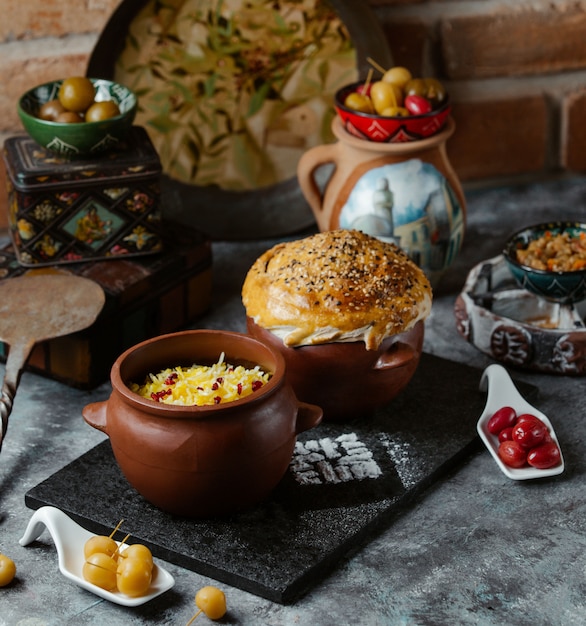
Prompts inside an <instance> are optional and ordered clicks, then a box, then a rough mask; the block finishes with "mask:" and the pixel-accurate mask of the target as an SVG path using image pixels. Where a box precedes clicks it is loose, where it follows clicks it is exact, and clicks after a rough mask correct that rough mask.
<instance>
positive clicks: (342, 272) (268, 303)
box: [242, 229, 432, 350]
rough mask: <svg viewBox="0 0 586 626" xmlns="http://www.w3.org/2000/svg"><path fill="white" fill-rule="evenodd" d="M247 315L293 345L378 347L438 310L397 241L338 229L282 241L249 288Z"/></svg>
mask: <svg viewBox="0 0 586 626" xmlns="http://www.w3.org/2000/svg"><path fill="white" fill-rule="evenodd" d="M242 302H243V304H244V307H245V309H246V314H247V315H248V316H249V317H251V318H252V319H253V320H254V321H255V322H256V324H258V325H259V326H261V327H263V328H266V329H267V330H270V331H272V332H273V333H275V334H277V335H279V336H280V337H281V338H282V340H283V343H284V344H285V345H286V346H291V347H292V346H300V345H312V344H319V343H328V342H332V341H364V343H365V345H366V348H367V349H368V350H375V349H377V348H378V347H379V345H380V343H381V342H382V341H383V339H385V338H386V337H388V336H390V335H396V334H398V333H401V332H403V331H406V330H409V329H410V328H412V327H413V326H414V325H415V324H416V323H417V322H418V321H419V320H423V319H425V318H426V317H427V316H428V315H429V313H430V311H431V302H432V291H431V285H430V283H429V281H428V279H427V277H426V276H425V274H424V273H423V271H422V270H421V269H420V268H419V267H418V266H417V265H416V264H415V263H414V262H413V261H411V259H409V257H408V256H407V255H406V254H405V253H404V252H403V251H402V250H401V249H400V248H398V247H397V246H396V245H395V244H392V243H388V242H385V241H382V240H380V239H377V238H375V237H371V236H369V235H366V234H364V233H362V232H361V231H358V230H343V229H342V230H333V231H327V232H323V233H318V234H316V235H312V236H310V237H307V238H305V239H299V240H295V241H289V242H284V243H280V244H277V245H276V246H274V247H272V248H271V249H270V250H267V251H266V252H265V253H264V254H262V255H261V256H260V257H259V258H258V259H257V260H256V261H255V263H254V264H253V265H252V267H251V268H250V270H249V271H248V274H247V276H246V279H245V281H244V285H243V287H242Z"/></svg>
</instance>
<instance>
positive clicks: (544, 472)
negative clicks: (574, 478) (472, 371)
mask: <svg viewBox="0 0 586 626" xmlns="http://www.w3.org/2000/svg"><path fill="white" fill-rule="evenodd" d="M480 390H481V391H486V392H487V399H486V406H485V408H484V411H483V412H482V415H481V416H480V419H479V420H478V424H477V430H478V434H479V435H480V438H481V439H482V441H483V442H484V443H485V445H486V447H487V448H488V450H489V452H490V453H491V454H492V456H493V458H494V460H495V461H496V463H497V465H498V466H499V467H500V469H501V471H502V472H503V474H505V475H506V476H508V477H509V478H512V479H513V480H529V479H532V478H546V477H548V476H556V475H557V474H561V473H562V472H563V471H564V457H563V455H562V453H561V447H560V444H559V441H558V439H557V436H556V434H555V431H554V429H553V427H552V425H551V422H550V421H549V419H548V418H547V416H546V415H544V414H543V413H542V412H541V411H539V410H538V409H536V408H535V407H534V406H532V405H531V404H529V403H528V402H527V401H526V400H525V398H523V396H522V395H521V394H520V393H519V391H518V390H517V388H516V387H515V385H514V383H513V381H512V380H511V377H510V376H509V374H508V372H507V370H506V369H505V368H504V367H502V365H496V364H495V365H489V366H488V367H487V368H486V369H485V370H484V372H483V374H482V378H481V379H480ZM504 406H510V407H512V408H513V409H515V411H516V412H517V415H521V414H522V413H532V414H533V415H535V417H538V418H539V419H540V420H541V421H542V422H543V423H544V424H545V425H546V426H547V427H548V428H549V431H550V434H551V437H552V439H553V440H554V441H555V442H556V444H557V446H558V448H559V449H560V462H559V463H558V464H557V465H556V466H555V467H551V468H549V469H536V468H534V467H531V466H527V467H522V468H520V469H516V468H512V467H508V466H507V465H505V464H504V463H503V462H502V461H501V460H500V458H499V455H498V447H499V441H498V438H497V437H496V435H492V434H491V433H489V432H488V428H487V425H488V420H489V419H490V418H491V416H492V415H493V414H494V413H495V412H496V411H498V409H500V408H501V407H504Z"/></svg>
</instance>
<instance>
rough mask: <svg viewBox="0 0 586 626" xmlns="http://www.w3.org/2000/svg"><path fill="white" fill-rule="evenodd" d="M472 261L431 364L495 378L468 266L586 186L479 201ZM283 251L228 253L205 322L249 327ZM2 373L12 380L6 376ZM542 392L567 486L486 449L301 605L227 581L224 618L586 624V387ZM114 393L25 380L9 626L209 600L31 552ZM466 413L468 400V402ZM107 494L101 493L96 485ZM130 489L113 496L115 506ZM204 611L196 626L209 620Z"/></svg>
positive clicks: (11, 503)
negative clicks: (438, 359)
mask: <svg viewBox="0 0 586 626" xmlns="http://www.w3.org/2000/svg"><path fill="white" fill-rule="evenodd" d="M467 199H468V208H469V218H468V228H467V237H466V241H465V244H464V250H463V251H462V254H461V255H460V257H459V259H458V260H457V262H456V264H455V266H454V267H453V268H451V270H450V271H449V273H448V274H447V275H446V277H445V279H444V281H443V283H442V284H441V285H440V287H439V288H438V289H437V290H436V294H435V300H434V306H433V311H432V314H431V317H430V318H429V320H428V322H427V325H426V339H425V350H426V351H427V352H428V353H431V354H435V355H438V356H442V357H445V358H448V359H452V360H456V361H460V362H462V363H468V364H471V365H474V366H476V367H479V368H482V367H484V366H486V365H488V364H489V363H491V360H490V359H489V358H488V357H486V356H485V355H483V354H481V353H480V352H479V351H478V350H476V348H474V347H473V346H471V345H469V344H468V343H466V342H465V341H464V340H463V339H462V338H461V337H460V336H459V335H458V333H457V331H456V328H455V321H454V317H453V303H454V300H455V297H456V295H457V294H458V292H459V289H460V288H461V285H462V283H463V281H464V278H465V276H466V273H467V271H468V269H469V268H470V267H471V266H472V265H474V264H475V263H477V262H479V261H480V260H482V259H485V258H489V257H492V256H494V255H495V254H497V253H498V252H499V250H500V247H501V245H502V243H503V241H504V239H505V238H506V236H507V235H508V234H509V233H510V232H512V231H513V230H516V229H517V228H520V227H522V226H524V225H527V224H531V223H535V222H539V221H542V220H544V219H556V218H566V217H567V218H582V220H585V219H586V208H585V207H586V181H585V180H584V179H571V180H561V181H556V182H548V183H536V184H531V185H523V186H517V187H509V188H498V189H491V190H485V191H468V192H467ZM272 243H273V242H272V241H261V242H246V243H217V244H214V255H215V256H214V275H215V284H214V296H213V306H212V309H211V310H210V312H209V314H208V315H206V316H205V317H204V318H203V319H202V320H200V322H199V323H198V324H197V325H198V326H206V327H212V328H228V329H233V330H243V329H244V318H243V315H244V312H243V309H242V306H241V304H240V300H239V290H240V285H241V282H242V279H243V277H244V274H245V272H246V270H247V268H248V267H249V266H250V264H251V263H252V262H253V261H254V259H255V258H256V257H257V256H258V255H259V254H260V253H261V252H262V251H263V250H264V249H265V248H267V247H268V246H270V245H272ZM0 372H3V370H2V369H0ZM515 375H516V376H517V377H518V378H520V379H522V380H524V381H527V382H529V383H531V384H533V385H536V386H537V387H538V388H539V394H538V395H537V397H536V398H535V399H534V400H533V402H534V404H536V405H537V406H538V407H539V408H540V409H541V410H542V411H543V412H545V413H546V414H548V415H549V416H550V419H551V420H552V422H553V423H554V426H555V428H556V432H557V435H558V438H559V440H560V443H561V446H562V448H563V452H564V457H565V461H566V471H565V473H564V474H562V475H561V476H559V477H556V478H553V479H548V480H542V481H532V482H513V481H510V480H509V479H507V478H506V477H505V476H504V475H503V474H501V473H500V472H499V470H498V469H497V467H496V465H495V463H494V461H493V460H492V458H491V457H490V455H489V453H488V451H486V450H483V449H481V448H480V451H479V452H478V453H476V454H474V455H472V456H471V457H470V458H469V459H468V460H466V461H465V462H463V463H462V464H461V465H459V466H457V467H456V468H455V469H453V470H452V471H451V472H450V473H449V474H448V475H447V476H446V477H445V478H444V479H443V480H441V481H440V482H438V483H436V484H435V485H433V486H432V487H430V488H429V489H427V490H426V491H425V492H424V493H423V494H421V495H420V496H419V497H418V498H417V499H416V501H415V502H414V503H412V505H411V506H410V507H409V508H408V509H407V510H405V511H404V512H403V513H402V514H401V515H400V516H399V517H398V518H396V519H394V520H393V521H392V523H390V524H389V525H388V526H387V527H386V528H385V529H383V530H382V531H381V532H380V533H377V534H376V535H373V536H372V538H371V540H370V541H369V542H368V543H367V544H366V545H365V546H364V547H363V548H360V549H357V551H356V552H355V553H352V554H349V555H348V556H347V557H346V558H345V559H342V560H341V561H340V562H339V564H338V567H337V568H336V569H335V570H334V571H333V572H332V573H331V575H329V576H328V577H327V578H326V579H325V580H323V581H322V582H321V584H319V585H317V586H316V587H315V588H314V589H312V590H311V591H309V592H308V593H307V594H306V595H305V596H303V597H302V598H301V599H299V600H298V601H297V602H296V603H295V604H293V605H281V604H277V603H273V602H271V601H269V600H266V599H262V598H259V597H258V596H256V595H253V594H250V593H247V592H245V591H241V590H239V589H237V588H233V587H229V586H226V585H222V586H223V588H224V590H225V592H226V594H227V598H228V606H229V612H228V614H227V616H226V617H225V618H224V620H223V621H222V622H221V623H224V624H238V625H267V626H273V625H274V626H277V625H279V626H305V625H307V626H330V625H331V626H334V625H336V626H338V625H341V624H365V625H367V626H370V625H373V626H375V625H376V626H378V625H384V626H386V625H391V626H395V625H397V626H403V625H409V626H411V625H417V626H428V625H433V626H435V625H438V626H443V625H453V624H478V625H487V626H489V625H499V626H500V625H503V624H508V625H511V626H524V625H532V626H535V625H541V624H543V625H544V626H545V625H551V624H556V625H560V626H565V625H573V624H578V625H581V624H585V623H586V617H585V616H586V583H585V575H586V532H585V531H586V482H585V480H584V474H585V472H586V462H585V459H584V449H585V435H584V421H585V417H586V416H585V404H584V400H583V398H584V392H585V391H586V381H585V380H584V378H564V377H559V376H547V375H538V374H534V373H530V372H515ZM108 395H109V385H108V384H104V385H102V386H101V387H99V388H98V389H95V390H93V391H91V392H86V391H78V390H74V389H71V388H68V387H65V386H63V385H62V384H60V383H57V382H54V381H51V380H48V379H45V378H42V377H40V376H36V375H34V374H30V373H25V374H24V375H23V377H22V381H21V385H20V387H19V389H18V392H17V395H16V399H15V404H14V409H13V413H12V416H11V423H10V428H9V431H8V435H7V438H6V442H5V445H4V449H3V451H2V453H1V454H0V551H2V552H5V553H7V554H8V555H9V556H11V557H12V558H13V559H14V560H15V562H16V564H17V567H18V573H17V578H16V580H15V581H14V583H12V584H11V585H10V586H9V587H6V588H3V589H0V625H2V626H4V625H10V626H13V625H20V626H41V625H54V624H55V625H57V624H59V625H60V624H72V625H73V624H75V625H76V626H78V625H84V624H110V625H111V626H118V625H123V624H124V625H133V624H137V625H138V624H155V623H156V624H185V623H187V621H188V620H189V618H190V617H191V616H192V615H193V613H194V604H193V597H194V595H195V592H196V591H197V589H198V588H199V587H201V586H203V585H205V584H214V581H213V580H212V579H210V578H207V577H205V576H202V575H199V574H196V573H193V572H191V571H189V570H187V569H183V568H182V567H179V566H176V565H173V564H166V566H167V567H168V569H169V570H170V571H171V573H172V574H173V575H174V576H175V578H176V581H177V584H176V586H175V588H174V589H173V590H172V591H171V592H169V593H167V594H165V595H164V596H162V597H160V598H158V599H157V600H155V601H153V602H152V603H149V604H147V605H145V606H143V607H140V608H137V609H127V608H121V607H118V606H114V605H112V604H110V603H108V602H107V601H104V600H100V599H99V598H97V597H95V596H93V595H92V594H90V593H88V592H86V591H83V590H82V589H79V588H77V587H75V586H73V585H72V584H71V583H70V582H68V581H67V580H66V579H64V578H63V577H62V576H61V575H60V574H59V572H58V569H57V559H56V552H55V548H54V545H53V543H52V541H51V539H50V537H49V536H48V534H46V533H45V534H44V535H43V536H41V538H40V540H39V541H37V542H35V543H34V544H33V545H31V546H29V547H26V548H25V547H21V546H20V545H19V544H18V539H19V538H20V537H21V536H22V533H23V532H24V529H25V527H26V524H27V522H28V519H29V517H30V515H31V514H32V511H31V510H30V509H28V508H27V507H26V506H25V503H24V494H25V493H26V492H27V491H28V490H29V489H31V488H32V487H34V486H35V485H36V484H38V483H39V482H40V481H42V480H44V479H46V478H47V477H49V476H51V475H52V474H54V473H55V472H56V471H58V470H59V469H60V468H62V467H63V466H65V465H66V464H67V463H69V462H71V461H73V460H75V459H76V458H78V457H79V456H80V455H81V454H83V453H84V452H86V451H87V450H89V449H90V448H92V447H94V446H95V445H97V444H98V443H100V442H101V441H103V440H104V436H103V435H101V434H100V433H99V432H97V431H95V430H93V429H91V428H89V427H88V426H87V425H85V423H84V422H83V420H82V419H81V409H82V407H83V406H84V405H85V404H87V403H89V402H93V401H95V400H102V399H105V398H106V397H107V396H108ZM453 403H454V407H456V406H457V403H458V394H457V393H456V394H454V398H453ZM87 497H88V499H90V500H91V498H92V485H91V484H88V485H87ZM117 497H118V494H117V493H116V491H115V490H113V491H112V493H111V494H110V498H111V501H112V503H113V506H115V503H116V500H117ZM206 619H207V618H205V617H204V616H200V617H199V618H198V620H197V621H196V624H197V623H198V622H199V623H200V624H203V623H206Z"/></svg>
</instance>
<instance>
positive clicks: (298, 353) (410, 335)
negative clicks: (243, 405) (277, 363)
mask: <svg viewBox="0 0 586 626" xmlns="http://www.w3.org/2000/svg"><path fill="white" fill-rule="evenodd" d="M247 327H248V332H249V333H250V334H251V335H252V336H253V337H256V338H257V339H260V340H261V341H262V342H264V343H265V344H267V345H269V346H272V347H273V348H274V349H277V350H279V351H280V352H281V354H282V355H283V357H284V359H285V363H286V371H287V380H288V381H289V383H290V384H291V386H292V387H293V390H294V391H295V394H296V395H297V397H298V398H299V399H301V400H303V401H305V402H311V403H313V404H317V405H318V406H320V407H321V408H322V409H323V412H324V415H323V418H324V420H331V421H336V420H346V419H350V418H355V417H361V416H363V415H368V414H370V413H372V412H373V411H374V410H375V409H376V408H378V407H381V406H383V405H385V404H387V403H388V402H390V401H391V400H392V399H393V398H394V397H396V396H397V395H398V394H399V393H400V392H401V391H402V390H403V389H404V388H405V387H406V385H407V383H408V382H409V381H410V380H411V378H412V377H413V374H414V373H415V371H416V369H417V366H418V364H419V359H420V357H421V351H422V348H423V335H424V325H423V322H422V321H420V322H417V324H416V325H415V326H414V327H413V328H412V329H410V330H408V331H406V332H404V333H400V334H398V335H395V336H392V337H388V338H387V339H385V340H384V341H383V343H382V344H381V345H380V347H379V349H378V350H367V349H366V347H365V345H364V342H362V341H356V342H348V343H341V342H340V343H335V342H332V343H324V344H320V345H314V346H299V347H295V348H289V347H287V346H285V345H284V344H283V342H282V340H281V339H280V338H279V337H277V336H276V335H275V334H273V333H271V332H270V331H269V330H266V329H264V328H261V327H260V326H258V324H256V323H255V322H254V320H252V318H250V317H248V318H247Z"/></svg>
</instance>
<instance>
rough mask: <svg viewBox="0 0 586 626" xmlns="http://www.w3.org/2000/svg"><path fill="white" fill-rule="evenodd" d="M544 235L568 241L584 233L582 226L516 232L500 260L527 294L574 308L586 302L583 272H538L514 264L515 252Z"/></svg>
mask: <svg viewBox="0 0 586 626" xmlns="http://www.w3.org/2000/svg"><path fill="white" fill-rule="evenodd" d="M546 232H550V233H552V234H553V235H557V234H561V233H564V232H567V233H568V234H569V235H570V236H571V237H576V236H579V235H580V234H581V233H584V236H586V223H581V222H569V221H559V222H546V223H543V224H537V225H535V226H529V227H527V228H523V229H522V230H519V231H518V232H516V233H515V234H514V235H512V236H511V237H510V238H509V239H508V240H507V242H506V244H505V247H504V250H503V257H504V259H505V261H506V263H507V265H508V267H509V269H510V271H511V273H512V274H513V276H514V278H515V280H516V281H517V283H518V284H519V285H520V286H521V287H523V288H524V289H527V291H530V292H531V293H533V294H535V295H537V296H540V297H542V298H545V299H546V300H550V301H552V302H557V303H559V304H575V303H576V302H581V301H582V300H584V299H586V269H580V270H572V271H565V272H561V271H550V270H538V269H534V268H532V267H528V266H526V265H522V264H521V263H519V261H518V260H517V250H520V249H524V248H526V247H527V246H528V245H529V243H530V242H531V241H533V240H535V239H539V238H540V237H542V236H543V235H545V233H546Z"/></svg>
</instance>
